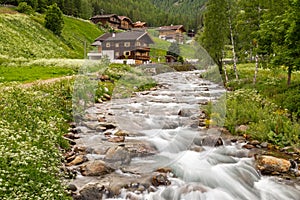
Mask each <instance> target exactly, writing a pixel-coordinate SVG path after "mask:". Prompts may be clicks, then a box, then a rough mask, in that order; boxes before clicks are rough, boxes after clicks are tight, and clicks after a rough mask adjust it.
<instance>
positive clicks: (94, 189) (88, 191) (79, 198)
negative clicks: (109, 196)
mask: <svg viewBox="0 0 300 200" xmlns="http://www.w3.org/2000/svg"><path fill="white" fill-rule="evenodd" d="M106 193H107V190H106V188H105V187H104V186H103V185H101V184H98V183H95V184H88V185H86V186H85V187H84V188H83V189H81V190H80V192H79V195H76V196H74V197H73V199H74V200H95V199H102V198H103V197H104V196H105V194H106Z"/></svg>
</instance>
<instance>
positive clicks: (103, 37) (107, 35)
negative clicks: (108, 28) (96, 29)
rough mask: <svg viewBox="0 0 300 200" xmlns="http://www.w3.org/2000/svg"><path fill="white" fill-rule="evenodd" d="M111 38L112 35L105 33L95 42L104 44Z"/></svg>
mask: <svg viewBox="0 0 300 200" xmlns="http://www.w3.org/2000/svg"><path fill="white" fill-rule="evenodd" d="M111 36H112V33H104V34H103V35H100V36H99V37H97V38H96V39H95V41H100V42H103V41H104V40H106V39H107V38H109V37H111Z"/></svg>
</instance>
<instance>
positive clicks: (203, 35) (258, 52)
mask: <svg viewBox="0 0 300 200" xmlns="http://www.w3.org/2000/svg"><path fill="white" fill-rule="evenodd" d="M230 5H235V6H230ZM226 6H227V10H226ZM233 9H234V10H233ZM299 13H300V5H299V0H282V1H264V0H253V1H248V0H226V1H220V0H208V2H207V4H206V10H205V14H204V23H203V24H204V28H203V29H202V30H201V32H198V38H199V39H198V41H199V42H200V43H201V44H202V45H203V47H204V48H205V49H206V50H207V51H208V53H209V54H210V55H211V57H212V58H213V60H214V61H215V62H216V63H217V64H218V65H219V66H220V69H221V66H222V62H221V60H222V58H223V55H224V54H223V51H224V49H225V46H228V45H230V46H232V49H233V48H234V47H236V50H237V58H238V60H239V61H250V62H251V61H253V60H254V58H256V59H255V60H256V62H257V60H258V58H259V59H260V60H262V61H264V63H265V64H266V65H265V66H266V67H280V66H281V67H285V68H286V69H287V73H288V84H289V83H290V81H291V75H292V72H293V71H295V70H300V44H299V35H300V34H299V31H300V17H299V16H300V15H299ZM226 17H227V19H230V20H228V21H227V22H226V20H224V19H225V18H226ZM228 26H229V30H230V31H228ZM229 33H230V34H229ZM233 39H234V42H232V41H233ZM256 66H258V64H257V65H256Z"/></svg>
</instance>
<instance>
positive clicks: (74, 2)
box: [0, 0, 207, 29]
mask: <svg viewBox="0 0 300 200" xmlns="http://www.w3.org/2000/svg"><path fill="white" fill-rule="evenodd" d="M206 1H207V0H198V1H193V0H122V1H120V0H110V1H107V0H0V4H12V5H15V6H17V5H18V3H19V2H26V3H27V4H28V5H30V6H31V7H32V8H33V9H34V10H35V11H37V12H41V13H43V12H44V11H45V9H46V8H47V6H49V5H51V4H53V3H57V5H58V6H59V7H60V9H61V10H62V11H63V13H64V14H66V15H71V16H75V17H80V18H83V19H89V18H90V17H91V16H93V15H97V14H111V13H115V14H117V15H126V16H128V17H130V18H131V19H132V20H133V21H146V22H147V23H148V26H162V25H169V24H183V25H185V27H186V28H187V29H197V28H198V26H199V24H200V21H201V18H202V17H201V16H202V11H203V4H204V2H206Z"/></svg>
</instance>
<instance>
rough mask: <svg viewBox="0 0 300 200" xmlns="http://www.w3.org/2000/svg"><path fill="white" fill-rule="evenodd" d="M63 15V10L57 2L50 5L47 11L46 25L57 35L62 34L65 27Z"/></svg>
mask: <svg viewBox="0 0 300 200" xmlns="http://www.w3.org/2000/svg"><path fill="white" fill-rule="evenodd" d="M62 15H63V14H62V12H61V10H60V9H59V7H58V6H57V4H56V3H54V4H53V5H51V6H49V8H48V10H47V12H46V17H45V27H46V28H47V29H49V30H51V31H52V32H53V33H54V34H56V35H60V34H61V31H62V29H63V25H64V20H63V16H62Z"/></svg>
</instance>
